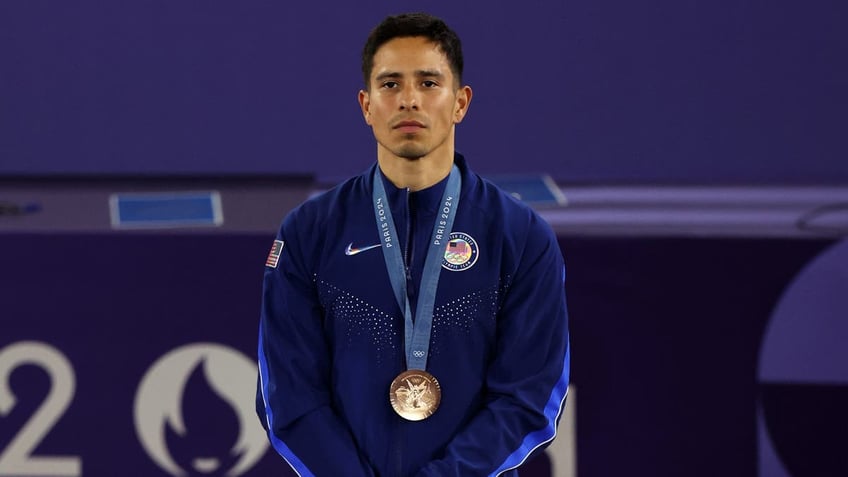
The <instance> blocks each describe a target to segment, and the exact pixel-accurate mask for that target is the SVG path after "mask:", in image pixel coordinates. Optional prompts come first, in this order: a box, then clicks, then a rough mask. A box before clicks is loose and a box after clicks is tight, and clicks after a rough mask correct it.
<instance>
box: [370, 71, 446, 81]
mask: <svg viewBox="0 0 848 477" xmlns="http://www.w3.org/2000/svg"><path fill="white" fill-rule="evenodd" d="M415 76H416V77H419V78H444V76H445V75H444V74H443V73H442V72H441V71H439V70H416V71H415ZM402 77H403V74H402V73H400V72H397V71H387V72H385V73H380V74H378V75H377V76H376V77H375V78H374V80H375V81H383V80H386V79H397V78H402Z"/></svg>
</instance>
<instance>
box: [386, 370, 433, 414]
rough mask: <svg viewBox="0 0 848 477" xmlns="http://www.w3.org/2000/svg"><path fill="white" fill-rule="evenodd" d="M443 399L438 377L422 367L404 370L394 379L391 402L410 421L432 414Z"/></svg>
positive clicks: (396, 410)
mask: <svg viewBox="0 0 848 477" xmlns="http://www.w3.org/2000/svg"><path fill="white" fill-rule="evenodd" d="M441 401H442V388H441V387H440V386H439V382H438V381H437V380H436V378H435V377H434V376H433V375H432V374H430V373H428V372H427V371H424V370H421V369H409V370H407V371H404V372H402V373H400V374H399V375H398V377H396V378H395V380H394V381H392V385H391V387H390V388H389V402H391V404H392V408H393V409H394V410H395V412H396V413H398V415H399V416H400V417H402V418H404V419H406V420H408V421H420V420H423V419H427V418H428V417H430V416H432V415H433V413H434V412H436V409H438V407H439V403H440V402H441Z"/></svg>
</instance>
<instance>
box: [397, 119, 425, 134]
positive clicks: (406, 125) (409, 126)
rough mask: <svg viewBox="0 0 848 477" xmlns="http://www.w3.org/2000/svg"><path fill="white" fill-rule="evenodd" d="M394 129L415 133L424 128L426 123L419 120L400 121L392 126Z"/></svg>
mask: <svg viewBox="0 0 848 477" xmlns="http://www.w3.org/2000/svg"><path fill="white" fill-rule="evenodd" d="M392 129H396V130H398V131H400V132H403V133H414V132H417V131H420V130H422V129H424V125H423V124H421V123H420V122H418V121H400V122H398V123H396V124H395V125H394V126H392Z"/></svg>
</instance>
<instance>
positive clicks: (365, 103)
mask: <svg viewBox="0 0 848 477" xmlns="http://www.w3.org/2000/svg"><path fill="white" fill-rule="evenodd" d="M358 100H359V107H360V108H361V109H362V117H364V118H365V124H367V125H369V126H371V125H372V124H371V95H369V94H368V91H365V90H364V89H361V90H359V95H358Z"/></svg>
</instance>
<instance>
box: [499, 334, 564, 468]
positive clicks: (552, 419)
mask: <svg viewBox="0 0 848 477" xmlns="http://www.w3.org/2000/svg"><path fill="white" fill-rule="evenodd" d="M570 366H571V346H570V345H569V346H568V348H566V350H565V360H564V361H563V366H562V375H560V377H559V381H557V383H556V385H555V386H554V389H553V390H552V391H551V396H550V398H549V399H548V402H547V404H545V417H546V418H547V419H548V425H547V426H546V427H544V428H543V429H540V430H538V431H535V432H531V433H530V434H527V436H526V437H525V438H524V441H522V442H521V445H520V446H518V449H516V450H515V452H513V453H512V454H510V455H509V456H508V457H507V458H506V460H505V461H504V462H503V464H501V466H500V467H498V469H497V470H495V471H494V472H492V473H491V474H489V475H490V477H496V476H498V475H501V474H502V473H504V472H506V471H508V470H512V469H514V468H516V467H518V466H519V465H521V464H523V463H524V461H525V460H526V459H527V457H529V456H530V454H532V453H533V451H534V450H536V449H537V448H538V447H539V446H541V445H544V444H546V443H548V442H550V441H552V440H553V439H554V437H556V431H557V429H556V424H557V419H559V415H560V414H561V413H562V409H563V405H564V404H565V398H566V397H568V374H569V369H570Z"/></svg>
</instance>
